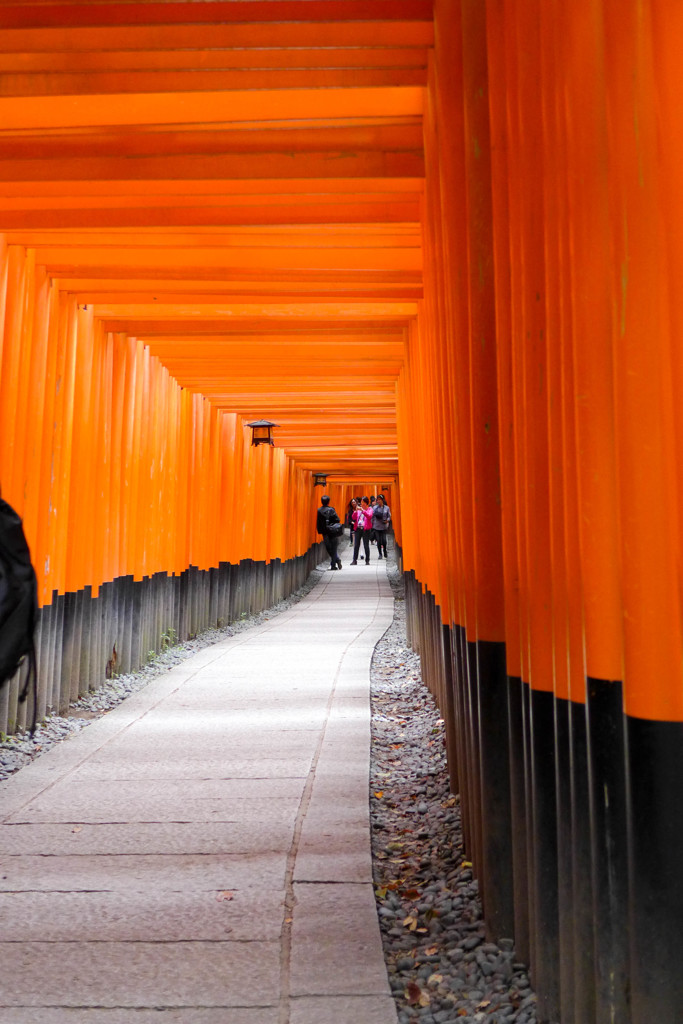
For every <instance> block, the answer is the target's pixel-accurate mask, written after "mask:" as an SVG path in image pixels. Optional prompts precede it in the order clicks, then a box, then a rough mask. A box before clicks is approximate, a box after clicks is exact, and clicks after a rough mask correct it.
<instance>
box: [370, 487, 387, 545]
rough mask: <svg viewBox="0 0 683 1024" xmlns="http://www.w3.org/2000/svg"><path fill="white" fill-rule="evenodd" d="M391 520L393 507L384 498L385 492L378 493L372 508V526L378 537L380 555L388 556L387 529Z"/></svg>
mask: <svg viewBox="0 0 683 1024" xmlns="http://www.w3.org/2000/svg"><path fill="white" fill-rule="evenodd" d="M390 522H391V509H390V508H389V506H388V505H387V503H386V501H385V500H384V495H383V494H378V495H377V502H376V503H375V505H374V506H373V509H372V528H373V530H374V531H375V537H376V538H377V551H378V554H379V557H380V558H381V557H382V554H384V557H385V558H386V557H387V531H388V529H389V523H390Z"/></svg>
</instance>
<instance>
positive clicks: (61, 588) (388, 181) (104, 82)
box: [0, 0, 683, 1024]
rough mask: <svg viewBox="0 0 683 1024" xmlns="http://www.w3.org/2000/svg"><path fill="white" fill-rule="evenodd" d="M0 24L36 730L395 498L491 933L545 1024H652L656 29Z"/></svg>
mask: <svg viewBox="0 0 683 1024" xmlns="http://www.w3.org/2000/svg"><path fill="white" fill-rule="evenodd" d="M0 28H1V29H2V32H1V33H0V76H1V78H0V82H1V85H2V88H1V89H0V232H2V245H1V248H0V326H1V328H2V341H1V348H0V483H1V485H2V490H3V495H4V496H5V497H6V498H7V499H8V500H9V501H10V502H12V503H13V504H14V505H15V506H16V507H17V509H18V510H19V511H20V512H21V514H22V516H23V517H24V522H25V528H26V532H27V536H28V538H29V541H30V544H31V549H32V552H33V556H34V561H35V565H36V569H37V572H38V577H39V582H40V597H41V605H42V609H41V626H40V635H39V641H40V642H39V653H40V664H41V679H42V689H41V694H42V696H41V708H40V710H41V713H43V712H44V711H45V710H46V709H49V708H50V707H55V708H59V707H60V706H61V707H62V708H63V707H64V706H66V705H68V702H69V700H70V699H72V698H73V697H74V696H77V694H78V692H81V691H83V690H84V689H86V690H87V689H88V688H89V687H92V686H97V685H99V683H100V682H101V680H102V679H103V678H104V676H105V672H106V670H107V668H109V670H110V671H111V670H112V667H113V662H114V661H116V660H117V659H121V662H120V664H121V665H123V667H130V666H132V665H134V664H136V663H140V662H141V661H143V660H144V656H145V654H146V651H147V650H148V649H149V648H150V647H154V646H156V644H155V642H154V637H155V636H159V635H161V633H162V632H163V631H164V629H166V628H168V626H169V625H171V624H173V623H174V624H175V625H174V628H176V627H177V630H178V632H179V634H188V633H190V632H192V631H196V629H198V628H203V627H204V626H206V625H208V624H209V623H211V622H214V623H215V621H217V619H219V618H223V617H225V616H226V615H231V614H234V613H235V612H238V613H239V611H241V610H242V609H243V608H244V607H247V606H248V607H250V608H251V607H255V606H263V604H264V603H267V602H268V601H269V600H271V599H276V598H277V597H278V596H279V595H281V594H283V593H285V592H289V591H291V590H292V589H294V588H295V587H296V586H297V585H298V584H299V583H300V582H301V580H302V579H303V578H304V576H305V574H306V572H307V571H308V569H309V567H310V565H311V564H312V563H313V562H314V561H315V560H316V557H317V548H316V541H317V537H316V535H315V532H314V522H315V517H314V509H315V505H316V502H317V500H318V497H319V493H320V492H319V490H317V491H316V490H315V489H314V487H313V484H312V473H313V472H325V473H327V474H328V479H329V491H330V494H331V496H332V501H333V503H334V504H336V505H337V506H338V507H340V508H341V507H345V505H346V503H347V501H348V499H349V497H350V495H351V494H353V493H357V492H358V489H359V488H360V489H361V490H366V491H368V492H374V491H377V490H378V489H379V488H380V487H386V485H387V484H388V485H390V486H389V489H388V491H389V500H390V504H391V505H392V510H393V513H394V525H395V529H396V540H397V545H398V554H399V558H400V559H401V560H402V566H403V569H404V571H405V575H406V582H407V588H408V598H409V622H410V630H411V638H412V642H413V644H414V645H415V646H416V648H418V649H419V650H420V652H421V655H422V660H423V666H424V671H425V676H426V678H427V681H428V683H429V685H430V687H431V688H432V690H433V692H434V693H435V695H436V697H437V699H438V701H439V703H440V706H441V708H442V710H443V713H444V717H445V718H446V721H447V725H448V742H449V750H448V754H449V766H450V771H451V778H452V782H453V786H454V789H455V790H457V791H458V792H459V793H460V797H461V803H462V811H463V820H464V825H465V830H466V834H467V842H468V849H469V851H470V854H471V857H472V859H473V861H474V865H475V870H476V873H477V875H478V877H479V879H480V882H481V886H482V891H483V897H484V903H485V908H486V915H487V921H488V926H489V929H490V930H491V932H492V934H495V935H499V936H500V935H505V934H514V937H515V940H516V944H517V949H518V952H519V955H520V956H522V957H526V958H528V959H529V960H530V963H531V967H532V975H533V980H534V984H535V985H536V987H537V990H538V994H539V1020H541V1021H555V1020H561V1021H562V1022H563V1024H568V1022H571V1024H591V1022H593V1024H603V1022H606V1021H613V1020H617V1021H619V1022H620V1024H621V1022H624V1024H652V1021H654V1020H657V1021H662V1022H667V1021H674V1020H677V1019H678V1018H679V1016H680V1009H679V1007H680V1006H681V1005H682V1004H683V982H682V981H681V972H680V970H679V968H678V961H679V959H680V955H681V950H682V949H683V934H682V933H683V924H682V922H683V882H682V881H681V878H680V863H681V859H682V857H683V814H682V813H681V810H680V808H679V806H678V799H677V794H678V788H679V779H680V777H681V773H682V772H683V685H682V683H683V680H682V679H681V674H682V669H681V661H682V659H681V654H682V650H681V647H682V644H681V624H680V622H681V614H680V612H681V609H680V603H681V600H680V596H679V589H680V588H679V578H680V569H679V560H680V558H679V546H680V545H679V536H680V526H679V501H678V497H679V492H680V486H681V485H680V478H681V473H680V469H679V467H680V456H679V451H678V449H679V438H680V433H681V431H680V425H679V422H678V421H679V419H680V415H679V413H678V407H677V403H676V401H675V395H676V393H677V382H678V381H680V379H681V375H682V367H681V355H680V353H681V352H683V343H682V342H681V338H680V337H679V335H680V334H681V331H682V329H683V328H682V326H681V313H680V310H679V304H678V303H677V301H676V282H677V280H678V277H679V274H678V270H679V266H680V265H681V264H682V263H683V224H682V223H681V221H682V220H683V202H682V200H681V188H680V173H681V172H680V167H681V161H680V160H679V159H678V157H679V149H680V148H681V146H682V145H683V142H682V141H681V140H683V131H682V128H683V126H682V125H681V117H682V116H683V115H682V114H681V105H680V102H679V93H680V78H681V70H680V58H679V55H678V51H679V46H678V42H679V40H680V39H681V34H682V32H683V7H681V5H679V4H675V3H671V2H670V0H573V2H572V3H571V4H564V5H562V4H555V3H550V2H546V0H521V2H520V0H485V2H482V0H435V2H434V5H433V8H432V4H431V3H430V2H427V0H372V2H371V3H360V2H359V0H269V2H262V0H235V2H231V3H228V2H221V0H198V2H194V3H185V2H173V3H167V2H159V0H139V2H138V3H136V4H129V3H117V2H115V0H112V2H101V3H100V2H94V3H85V2H81V3H76V2H74V3H69V2H67V3H51V2H44V3H32V2H30V0H28V2H24V0H22V2H18V0H17V2H8V3H4V4H3V5H2V8H1V9H0ZM262 416H265V417H267V418H269V419H271V420H273V421H275V422H276V423H278V424H279V427H278V430H277V432H276V439H277V440H276V447H275V448H271V447H269V446H259V447H258V448H254V447H252V446H251V445H250V437H249V431H248V429H247V428H246V426H245V424H246V423H247V422H248V421H249V420H251V419H254V418H260V417H262ZM136 622H137V623H138V625H139V628H138V627H137V626H136V628H135V630H133V632H128V633H126V632H125V630H124V632H123V633H122V632H121V630H122V629H123V625H124V623H126V624H131V623H136ZM97 623H100V625H97ZM117 645H118V646H117ZM115 650H116V657H114V654H115ZM119 667H120V666H119ZM16 694H17V687H16V686H15V687H13V688H12V689H11V690H10V693H9V694H8V695H7V694H6V696H5V706H4V707H3V708H2V709H0V710H1V711H2V721H1V722H0V728H3V729H4V730H7V729H9V728H12V729H13V728H16V727H21V725H22V724H23V720H22V719H21V717H20V714H21V712H20V711H19V712H18V711H17V706H16Z"/></svg>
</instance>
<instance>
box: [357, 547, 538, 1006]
mask: <svg viewBox="0 0 683 1024" xmlns="http://www.w3.org/2000/svg"><path fill="white" fill-rule="evenodd" d="M390 556H391V553H390ZM387 571H388V573H389V580H390V582H391V585H392V589H393V591H394V597H395V599H396V604H395V608H396V611H395V615H394V622H393V624H392V626H391V627H390V628H389V629H388V630H387V632H386V633H385V635H384V637H383V638H382V640H380V642H379V644H378V645H377V648H376V649H375V654H374V658H373V662H372V766H371V780H370V782H371V785H370V790H371V791H370V808H371V821H372V852H373V870H374V881H375V894H376V900H377V910H378V915H379V922H380V930H381V933H382V943H383V946H384V957H385V961H386V965H387V971H388V974H389V984H390V986H391V990H392V993H393V995H394V999H395V1001H396V1007H397V1011H398V1019H399V1021H400V1024H452V1022H453V1024H455V1022H457V1024H469V1022H477V1024H479V1022H485V1024H510V1022H513V1021H514V1022H515V1024H536V996H535V993H534V992H533V991H532V989H531V986H530V983H529V977H528V969H527V967H526V965H524V964H521V963H518V961H517V958H516V956H515V951H514V943H513V941H512V939H501V940H500V941H499V942H498V943H493V942H487V941H486V936H485V930H484V922H483V920H482V908H481V900H480V898H479V894H478V887H477V882H476V879H474V878H473V877H472V869H471V868H472V866H471V864H470V863H469V862H468V860H467V859H466V857H465V853H464V851H463V841H462V831H461V826H460V806H459V801H458V797H454V796H452V795H451V794H450V792H449V782H448V773H447V769H446V754H445V740H444V723H443V720H442V719H441V718H440V716H439V712H438V709H437V708H436V705H435V704H434V701H433V699H432V696H431V694H430V693H429V691H428V690H427V688H426V686H425V685H424V684H423V683H422V680H421V675H420V658H419V655H417V654H415V652H414V651H412V650H411V649H410V648H409V647H408V644H407V641H406V631H405V605H404V600H403V598H404V592H403V581H402V577H401V575H400V573H399V572H398V570H397V568H396V564H395V562H394V561H393V559H391V557H390V561H389V562H388V563H387Z"/></svg>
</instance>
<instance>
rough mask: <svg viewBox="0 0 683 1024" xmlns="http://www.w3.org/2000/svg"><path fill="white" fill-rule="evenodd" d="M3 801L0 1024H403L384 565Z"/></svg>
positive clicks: (110, 720)
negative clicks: (392, 890)
mask: <svg viewBox="0 0 683 1024" xmlns="http://www.w3.org/2000/svg"><path fill="white" fill-rule="evenodd" d="M367 570H368V567H367V566H365V565H364V564H361V565H359V566H357V567H350V566H349V565H348V563H347V565H346V566H345V568H344V571H343V572H334V573H333V572H329V571H328V572H327V573H325V575H324V577H323V579H322V580H321V582H320V584H318V586H316V587H315V589H314V590H313V591H311V593H310V594H309V595H308V596H307V597H306V598H305V599H304V600H303V601H301V602H300V603H299V604H297V605H295V606H294V607H292V608H290V609H289V610H288V611H286V612H283V613H282V614H280V615H276V616H274V617H273V619H272V620H270V621H267V622H265V623H264V624H263V625H261V626H258V627H255V628H253V629H250V630H247V631H245V632H242V633H240V634H238V635H237V636H235V637H233V638H231V639H229V640H225V641H222V642H220V643H218V644H216V645H214V646H213V647H209V648H206V649H205V650H203V651H201V652H200V653H198V654H197V655H195V656H194V657H192V658H191V659H188V660H187V661H185V662H183V663H182V664H181V665H179V666H177V667H176V668H174V669H172V670H171V671H169V672H168V673H167V674H166V675H164V676H162V677H159V678H157V679H156V680H154V681H153V682H151V683H150V684H149V686H147V687H146V688H145V689H144V690H141V691H139V692H138V693H137V694H135V695H133V696H131V697H130V698H128V700H126V701H125V702H124V703H123V704H121V705H119V706H118V707H117V708H116V709H114V710H113V711H111V712H109V714H107V715H106V716H105V717H103V718H101V719H99V720H97V721H95V722H93V723H92V724H91V725H90V726H88V728H87V729H84V730H83V731H82V732H80V733H78V734H77V735H75V736H73V737H72V738H71V739H69V740H68V741H67V742H66V743H63V744H61V745H60V746H58V747H55V748H54V749H53V750H51V751H49V752H48V753H46V754H44V755H43V756H42V757H41V758H39V759H38V760H37V761H35V762H34V763H33V764H31V765H29V766H28V767H27V768H25V769H23V770H22V771H21V772H19V773H18V774H17V775H15V776H14V777H13V778H11V779H10V780H8V781H7V782H6V783H4V784H2V785H0V818H1V819H2V821H3V824H2V827H1V828H0V890H1V893H0V963H2V969H1V971H0V1020H2V1021H3V1024H129V1022H130V1024H151V1022H154V1024H159V1022H162V1024H165V1022H170V1021H174V1022H176V1021H177V1022H180V1024H395V1022H396V1013H395V1010H394V1004H393V1000H392V999H391V996H390V994H389V987H388V982H387V976H386V971H385V967H384V961H383V958H382V949H381V942H380V936H379V928H378V925H377V918H376V912H375V902H374V895H373V889H372V868H371V859H370V841H369V820H368V769H369V753H370V704H369V667H370V660H371V657H372V652H373V649H374V646H375V644H376V642H377V640H378V639H379V638H380V637H381V635H382V634H383V633H384V631H385V630H386V629H387V627H388V626H389V624H390V623H391V619H392V614H393V597H392V594H391V589H390V587H389V584H388V581H387V578H386V574H385V572H384V563H383V562H376V561H375V562H373V563H372V564H371V566H370V572H368V571H367Z"/></svg>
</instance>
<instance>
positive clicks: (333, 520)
mask: <svg viewBox="0 0 683 1024" xmlns="http://www.w3.org/2000/svg"><path fill="white" fill-rule="evenodd" d="M320 500H321V502H322V504H321V506H320V508H319V509H318V519H317V523H316V528H317V530H318V533H321V534H322V537H323V540H324V542H325V547H326V549H327V553H328V555H329V556H330V569H341V567H342V563H341V559H340V558H339V555H338V552H337V548H338V545H339V539H340V537H341V535H342V533H343V531H344V524H343V523H342V521H341V519H340V518H339V516H338V514H337V511H336V509H335V508H333V506H332V505H330V498H329V495H327V494H323V496H322V498H321V499H320ZM345 522H346V525H347V526H348V527H349V538H350V539H351V540H353V561H352V562H351V565H358V555H359V552H360V546H361V543H362V544H363V550H364V551H365V555H361V559H362V558H364V559H365V564H366V565H369V564H370V544H371V542H372V543H376V544H377V554H378V558H386V557H387V533H388V531H389V524H390V523H391V509H390V508H389V506H388V505H387V503H386V500H385V498H384V495H383V494H378V495H377V497H375V495H374V494H373V495H372V497H367V495H366V496H364V497H362V498H352V499H351V501H350V502H349V507H348V510H347V512H346V517H345Z"/></svg>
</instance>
